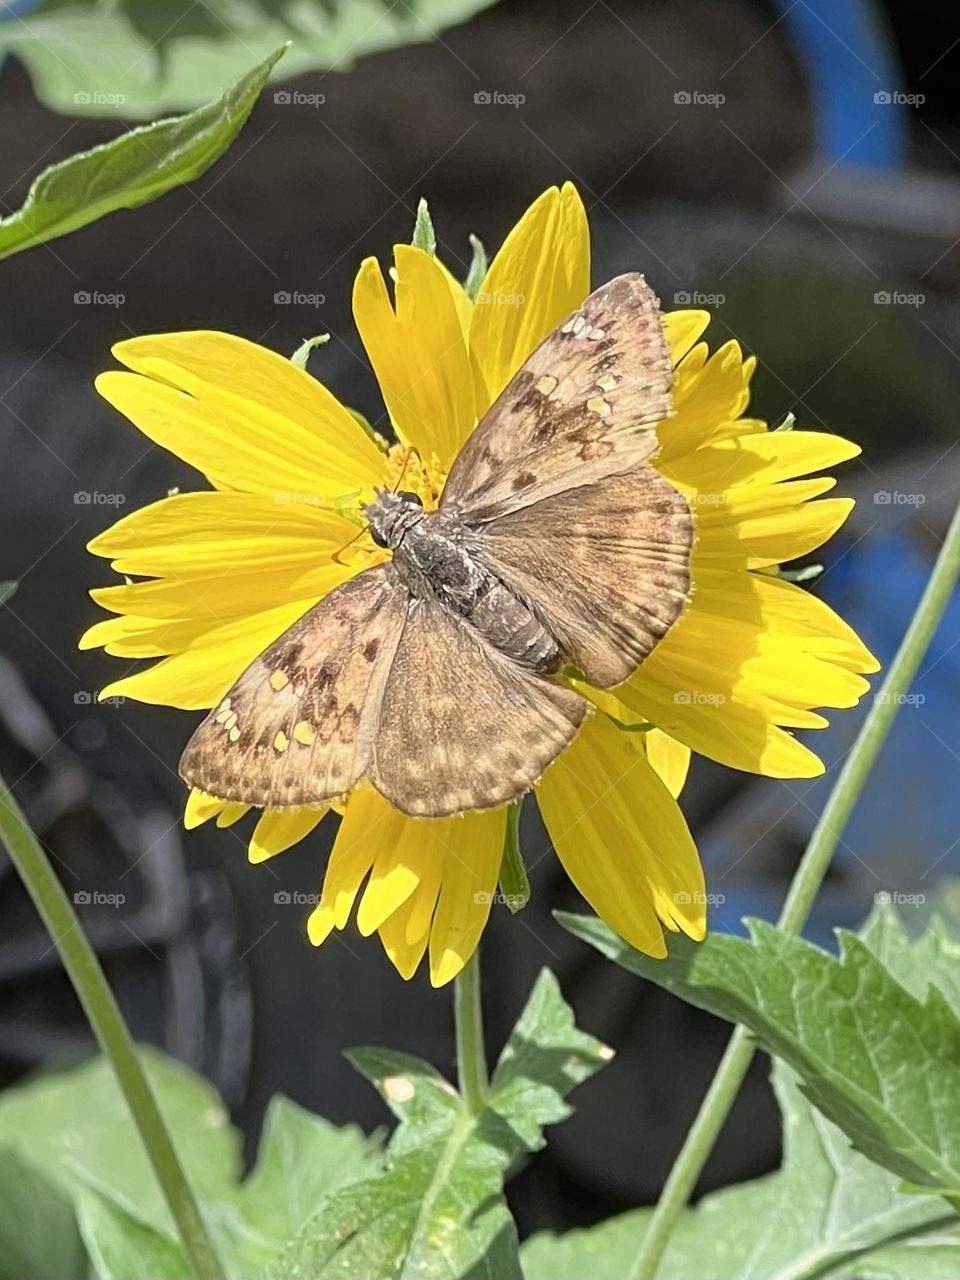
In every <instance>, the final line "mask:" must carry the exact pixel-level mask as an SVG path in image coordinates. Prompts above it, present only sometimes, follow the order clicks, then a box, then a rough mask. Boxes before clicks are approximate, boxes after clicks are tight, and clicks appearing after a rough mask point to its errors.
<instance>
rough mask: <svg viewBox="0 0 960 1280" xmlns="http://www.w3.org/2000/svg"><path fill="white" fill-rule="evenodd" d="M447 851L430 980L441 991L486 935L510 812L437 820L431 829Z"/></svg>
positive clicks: (432, 941)
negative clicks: (483, 935)
mask: <svg viewBox="0 0 960 1280" xmlns="http://www.w3.org/2000/svg"><path fill="white" fill-rule="evenodd" d="M430 826H431V829H433V830H435V832H436V837H435V838H436V839H437V840H438V842H439V843H440V844H441V845H442V847H443V849H444V851H445V858H444V863H443V883H442V884H441V886H440V897H439V899H438V901H437V910H436V913H435V915H434V917H433V927H432V928H431V930H430V981H431V983H432V984H433V986H435V987H442V986H444V985H445V984H446V983H448V982H450V981H451V979H453V978H455V977H456V976H457V974H458V973H459V972H460V970H461V969H462V968H463V966H464V965H465V964H466V963H467V961H468V960H469V959H470V957H471V956H472V955H473V953H474V951H475V950H476V947H477V943H478V942H479V941H480V935H481V934H482V933H483V929H484V926H485V925H486V923H487V918H488V916H489V915H490V906H491V904H492V902H493V894H494V890H495V889H496V887H497V876H498V875H499V874H500V862H501V860H502V858H503V839H504V835H505V834H506V830H507V811H506V809H487V810H485V811H484V812H482V813H465V814H464V815H463V817H461V818H440V819H434V820H433V822H432V823H431V824H430Z"/></svg>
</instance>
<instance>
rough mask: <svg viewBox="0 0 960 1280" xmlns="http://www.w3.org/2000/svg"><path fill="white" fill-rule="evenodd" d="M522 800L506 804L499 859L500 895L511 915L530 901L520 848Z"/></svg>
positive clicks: (528, 885)
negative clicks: (503, 832) (505, 831)
mask: <svg viewBox="0 0 960 1280" xmlns="http://www.w3.org/2000/svg"><path fill="white" fill-rule="evenodd" d="M522 807H523V800H522V798H521V799H520V800H514V801H513V803H512V804H510V805H508V806H507V833H506V835H505V836H504V840H503V857H502V859H501V861H500V896H501V898H502V899H503V901H504V902H505V903H506V905H507V907H508V908H509V910H510V914H511V915H516V914H517V912H518V911H522V910H523V908H524V907H525V906H526V905H527V903H528V902H529V901H530V878H529V876H528V875H527V868H526V866H525V865H524V861H523V851H522V849H521V848H520V810H521V809H522Z"/></svg>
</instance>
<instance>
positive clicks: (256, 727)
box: [180, 566, 409, 808]
mask: <svg viewBox="0 0 960 1280" xmlns="http://www.w3.org/2000/svg"><path fill="white" fill-rule="evenodd" d="M408 600H409V597H408V594H407V592H406V590H405V589H404V588H403V587H402V586H400V585H399V584H398V583H397V582H396V581H395V580H394V576H393V570H392V567H390V566H381V567H379V568H376V569H367V570H365V571H364V572H363V573H360V574H358V575H357V576H356V577H355V578H351V579H350V580H349V581H348V582H345V583H344V584H343V585H342V586H340V587H337V588H336V589H335V590H334V591H332V592H331V593H330V594H329V595H328V596H326V597H325V598H324V599H323V600H321V601H320V603H319V604H317V605H315V606H314V607H313V608H312V609H311V610H309V612H307V613H305V614H304V616H303V617H302V618H300V619H299V621H297V622H295V623H294V624H293V626H292V627H290V628H289V629H288V630H287V631H285V632H284V634H283V635H282V636H281V637H280V638H279V639H278V640H277V641H275V643H274V644H272V645H271V646H270V648H269V649H267V650H266V651H265V652H264V653H263V654H261V656H260V657H259V658H257V659H256V661H254V662H253V663H252V664H251V665H250V666H249V667H248V668H247V670H246V671H245V672H244V673H243V675H242V676H241V677H240V679H239V680H238V681H237V683H236V684H235V685H234V686H233V688H232V689H231V690H230V692H229V693H228V694H227V696H226V697H225V698H224V699H223V701H222V702H221V703H220V704H219V705H218V706H217V707H215V708H214V709H213V711H211V712H210V714H209V715H208V716H207V718H206V720H204V721H203V723H202V724H201V725H200V727H199V728H198V729H197V730H196V732H195V733H194V735H193V737H192V738H191V739H190V741H189V743H188V744H187V748H186V750H185V751H184V753H183V758H182V759H181V761H180V775H181V777H182V778H183V779H184V780H185V781H186V782H188V783H189V784H190V785H191V786H194V787H199V788H200V790H201V791H205V792H208V793H209V794H210V795H215V796H217V797H218V798H220V799H222V800H238V801H242V802H244V803H246V804H253V805H261V806H263V805H267V806H270V807H271V808H289V807H294V806H297V805H308V804H319V803H322V802H323V801H325V800H330V799H332V798H335V797H337V796H342V795H345V794H346V793H347V792H349V791H350V789H351V788H352V787H353V786H354V785H355V784H356V783H357V781H358V780H359V779H360V777H361V776H362V775H363V774H364V772H365V771H366V769H367V767H368V765H369V763H370V760H371V757H372V752H373V741H374V737H375V735H376V731H377V722H378V717H379V710H380V701H381V698H382V696H383V689H384V686H385V684H386V679H387V676H388V675H389V672H390V668H391V665H392V662H393V655H394V653H395V651H396V648H397V644H398V643H399V640H400V635H401V633H402V631H403V626H404V621H405V617H406V610H407V605H408Z"/></svg>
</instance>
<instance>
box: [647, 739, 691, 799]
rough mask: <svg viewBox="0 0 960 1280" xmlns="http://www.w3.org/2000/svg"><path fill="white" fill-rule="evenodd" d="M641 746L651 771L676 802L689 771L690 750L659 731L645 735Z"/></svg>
mask: <svg viewBox="0 0 960 1280" xmlns="http://www.w3.org/2000/svg"><path fill="white" fill-rule="evenodd" d="M643 745H644V746H645V747H646V749H647V759H648V760H649V761H650V765H651V767H652V769H653V771H654V772H655V773H656V774H657V776H658V777H659V779H660V781H661V782H662V783H663V785H664V786H665V787H666V788H667V790H668V791H669V792H670V794H671V795H672V796H673V798H674V800H676V799H677V797H678V796H679V795H680V792H681V791H682V790H683V786H684V783H685V782H686V780H687V774H688V773H689V771H690V754H691V753H690V748H689V747H687V746H684V744H683V743H682V742H677V740H676V738H671V737H670V735H669V734H668V733H663V732H662V730H660V729H651V730H650V731H649V732H648V733H645V734H644V735H643Z"/></svg>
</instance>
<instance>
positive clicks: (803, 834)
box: [699, 520, 960, 947]
mask: <svg viewBox="0 0 960 1280" xmlns="http://www.w3.org/2000/svg"><path fill="white" fill-rule="evenodd" d="M923 533H924V530H923V526H922V524H921V522H920V521H919V520H917V521H915V522H912V524H910V523H908V524H904V525H901V526H899V527H898V528H895V529H893V530H892V531H889V532H886V533H884V534H882V535H879V534H878V535H876V536H874V537H869V536H868V537H866V538H864V539H863V540H862V541H861V542H858V543H857V544H856V545H855V546H854V547H852V548H851V549H850V550H848V551H847V553H846V555H842V556H841V557H840V559H839V560H838V562H837V567H836V569H832V570H830V571H829V572H828V573H826V574H825V575H824V579H823V587H822V590H820V591H818V594H819V595H821V596H822V597H823V598H824V599H825V600H827V602H828V603H830V604H831V605H832V606H833V607H834V608H836V609H837V611H838V612H839V613H840V614H841V616H842V617H843V618H845V619H846V621H847V622H849V624H850V625H851V626H852V627H853V629H854V630H855V631H856V632H857V633H858V634H859V635H860V636H862V637H863V639H864V641H865V643H867V644H868V645H869V646H870V648H871V649H872V651H873V652H874V654H875V655H876V657H877V658H878V660H879V661H880V662H881V664H882V666H883V668H884V669H886V668H887V667H888V666H889V664H890V661H891V660H892V658H893V656H894V654H895V653H896V651H897V648H898V646H899V644H900V641H901V639H902V637H903V631H904V628H905V627H906V625H907V622H908V621H909V619H910V618H911V617H912V616H913V611H914V609H915V608H916V606H917V604H918V602H919V600H920V596H921V594H922V592H923V589H924V587H925V586H926V583H927V580H928V578H929V576H930V572H931V569H932V567H933V547H932V539H930V545H927V544H926V543H925V541H924V540H923ZM958 636H960V595H957V594H955V595H954V596H953V598H952V599H951V600H950V602H949V603H948V605H947V609H946V611H945V613H944V616H943V618H942V620H941V622H940V626H939V627H938V629H937V632H936V635H935V636H934V638H933V641H932V643H931V645H930V648H929V651H928V652H927V654H926V656H925V658H924V660H923V662H922V663H921V666H920V672H919V673H918V676H917V679H916V680H915V681H914V684H913V687H912V688H911V690H910V692H909V694H908V695H907V697H906V699H905V701H904V704H903V705H902V706H901V707H900V710H899V713H898V715H897V718H896V720H895V721H894V724H893V728H892V730H891V732H890V735H889V737H888V738H887V741H886V742H885V744H884V746H883V748H882V750H881V753H880V756H879V759H878V760H877V763H876V765H875V766H874V769H873V771H872V773H871V775H870V778H869V781H868V783H867V785H866V787H865V789H864V791H863V793H862V794H861V796H860V799H859V801H858V803H857V806H856V808H855V810H854V812H853V814H852V816H851V819H850V822H849V823H848V825H847V828H846V830H845V831H844V832H843V835H842V839H841V842H840V845H839V846H838V848H837V852H836V855H835V857H834V860H833V864H832V867H831V872H830V876H829V877H828V879H827V881H826V883H825V884H824V887H823V889H822V891H821V893H820V894H819V896H818V898H817V903H816V906H815V908H814V911H813V914H812V916H811V919H810V923H809V926H808V927H807V929H805V930H804V933H805V935H806V936H807V937H809V938H811V939H812V940H813V941H815V942H818V943H820V944H821V945H824V946H829V947H833V946H835V939H834V937H833V930H834V929H835V928H836V927H837V926H841V925H842V926H846V927H855V926H856V925H857V924H859V923H860V921H862V920H863V918H864V917H865V916H866V915H867V914H868V912H869V911H870V909H871V908H872V907H873V905H874V903H875V902H876V901H878V900H881V901H882V895H884V894H889V895H890V896H891V900H892V901H893V902H894V903H895V904H896V905H899V907H900V909H901V911H902V912H904V913H908V911H909V908H910V906H911V899H912V897H913V896H915V895H921V896H922V898H924V899H926V900H929V899H930V898H932V897H933V895H934V892H935V890H936V887H937V884H938V882H939V881H940V880H941V879H942V878H943V877H945V876H960V785H958V777H960V768H958V766H960V755H958V750H957V744H958V725H960V644H958V643H957V638H958ZM881 680H882V673H881V674H879V675H877V676H873V677H871V684H872V688H873V692H872V693H870V694H868V695H867V696H866V697H865V698H864V699H863V700H862V702H861V703H860V705H859V707H857V708H856V709H851V710H846V711H829V712H828V713H827V715H828V717H829V719H830V721H831V723H830V727H829V728H828V729H822V730H817V731H816V732H813V733H807V734H804V735H800V736H801V737H803V738H804V741H806V742H807V743H808V745H809V746H810V747H811V748H812V749H813V750H814V751H816V753H817V754H818V755H819V756H820V757H821V758H822V759H823V761H824V763H825V764H826V765H827V773H826V775H825V776H823V777H821V778H818V779H815V780H813V781H810V780H792V781H787V782H781V781H777V780H774V779H757V780H756V781H754V782H751V783H750V784H749V785H748V786H746V787H745V788H744V789H743V790H742V791H740V792H739V793H738V795H737V796H736V797H735V799H734V800H733V801H731V803H730V804H729V805H727V806H726V807H725V808H724V809H723V810H722V811H721V813H720V814H719V815H718V816H717V817H716V818H715V819H713V820H712V821H711V822H710V823H709V824H708V825H707V827H706V829H705V830H703V831H702V832H701V833H700V839H699V844H700V851H701V855H702V857H703V861H704V865H705V868H706V872H707V884H708V888H709V891H710V893H711V894H714V895H717V896H718V897H719V898H720V899H721V900H720V901H719V902H718V903H717V905H715V906H714V907H713V909H712V910H711V914H710V920H711V927H712V928H714V929H723V930H727V931H729V932H732V933H743V932H744V930H743V926H742V923H741V921H742V918H743V917H744V916H749V915H754V916H760V917H761V918H763V919H766V920H774V919H776V916H777V914H778V912H779V910H780V906H781V904H782V901H783V896H784V893H785V888H786V883H787V880H788V879H789V876H790V874H791V873H792V870H793V867H794V866H795V864H796V859H797V857H798V856H799V853H800V851H801V850H802V849H803V847H804V846H805V845H806V843H807V841H808V840H809V838H810V835H811V833H812V831H813V827H814V824H815V823H816V820H817V817H818V815H819V814H820V812H821V811H822V809H823V807H824V805H825V803H826V800H827V797H828V795H829V793H830V790H831V789H832V787H833V785H834V783H835V782H836V778H837V771H838V769H839V768H840V765H841V763H842V761H843V759H844V757H845V756H846V754H847V752H848V751H849V749H850V747H851V746H852V744H853V741H854V739H855V737H856V735H857V732H858V731H859V728H860V725H861V723H862V721H863V718H864V716H865V715H866V713H867V710H868V709H869V707H870V706H871V705H872V699H873V697H874V696H875V694H876V692H877V690H878V688H879V685H880V682H881ZM878 895H881V897H880V898H879V899H878ZM898 895H899V898H898Z"/></svg>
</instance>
